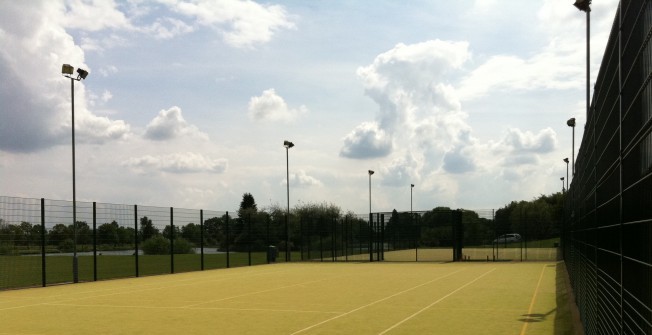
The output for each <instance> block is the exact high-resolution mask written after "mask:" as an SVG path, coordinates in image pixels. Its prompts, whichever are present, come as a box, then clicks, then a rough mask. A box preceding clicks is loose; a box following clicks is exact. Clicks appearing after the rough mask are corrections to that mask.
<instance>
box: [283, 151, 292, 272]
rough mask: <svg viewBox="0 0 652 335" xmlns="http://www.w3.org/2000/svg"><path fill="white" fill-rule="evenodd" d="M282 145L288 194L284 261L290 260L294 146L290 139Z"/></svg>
mask: <svg viewBox="0 0 652 335" xmlns="http://www.w3.org/2000/svg"><path fill="white" fill-rule="evenodd" d="M283 146H284V147H285V166H286V173H287V174H286V179H285V184H286V185H287V195H288V211H287V213H286V214H285V261H286V262H289V261H290V228H289V227H290V221H289V220H290V154H289V150H290V148H292V147H293V146H294V143H292V142H290V141H283Z"/></svg>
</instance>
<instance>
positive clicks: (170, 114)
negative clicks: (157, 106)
mask: <svg viewBox="0 0 652 335" xmlns="http://www.w3.org/2000/svg"><path fill="white" fill-rule="evenodd" d="M181 136H194V137H197V138H200V139H208V136H207V135H206V134H204V133H203V132H201V131H200V130H199V129H198V128H197V127H195V126H193V125H189V124H188V122H186V120H184V118H183V115H182V112H181V108H179V107H177V106H173V107H170V108H169V109H167V110H166V109H163V110H161V111H160V112H159V113H158V115H157V116H156V117H155V118H154V119H152V121H150V123H149V124H148V125H147V127H146V128H145V138H148V139H150V140H155V141H164V140H170V139H173V138H177V137H181Z"/></svg>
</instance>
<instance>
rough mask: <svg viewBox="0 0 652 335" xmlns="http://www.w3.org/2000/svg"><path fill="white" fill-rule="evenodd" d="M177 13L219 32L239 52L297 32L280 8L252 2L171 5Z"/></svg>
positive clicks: (210, 0) (224, 0)
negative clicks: (280, 34) (277, 35)
mask: <svg viewBox="0 0 652 335" xmlns="http://www.w3.org/2000/svg"><path fill="white" fill-rule="evenodd" d="M168 3H169V6H170V7H171V8H172V9H173V10H174V11H176V12H178V13H180V14H183V15H186V16H190V17H192V18H194V19H195V20H196V22H197V23H198V24H200V25H203V26H208V27H211V28H213V29H215V30H216V31H218V32H219V33H220V34H221V35H222V37H223V39H224V41H225V42H226V43H227V44H229V45H231V46H232V47H236V48H252V47H254V46H255V45H257V44H261V43H265V42H269V41H270V39H271V38H272V36H273V35H274V34H275V33H276V32H278V31H279V30H281V29H294V28H295V25H294V23H292V22H291V21H290V20H289V18H288V14H287V13H286V11H285V9H284V8H283V7H282V6H280V5H262V4H259V3H256V2H254V1H251V0H244V1H229V0H196V1H169V2H168Z"/></svg>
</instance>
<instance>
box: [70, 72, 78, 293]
mask: <svg viewBox="0 0 652 335" xmlns="http://www.w3.org/2000/svg"><path fill="white" fill-rule="evenodd" d="M70 92H71V93H70V100H71V101H72V227H73V228H72V230H73V244H72V245H73V246H72V281H73V282H74V283H77V282H79V263H78V259H77V187H76V184H75V181H76V179H77V178H76V176H75V165H76V164H75V79H73V78H72V77H70Z"/></svg>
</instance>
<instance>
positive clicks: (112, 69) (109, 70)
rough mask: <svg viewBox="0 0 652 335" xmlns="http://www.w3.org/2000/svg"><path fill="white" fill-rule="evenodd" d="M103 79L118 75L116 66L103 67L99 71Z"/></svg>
mask: <svg viewBox="0 0 652 335" xmlns="http://www.w3.org/2000/svg"><path fill="white" fill-rule="evenodd" d="M98 72H99V74H100V75H101V76H102V77H108V76H110V75H112V74H116V73H118V68H117V67H116V66H115V65H108V66H103V67H101V68H100V69H99V70H98Z"/></svg>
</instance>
